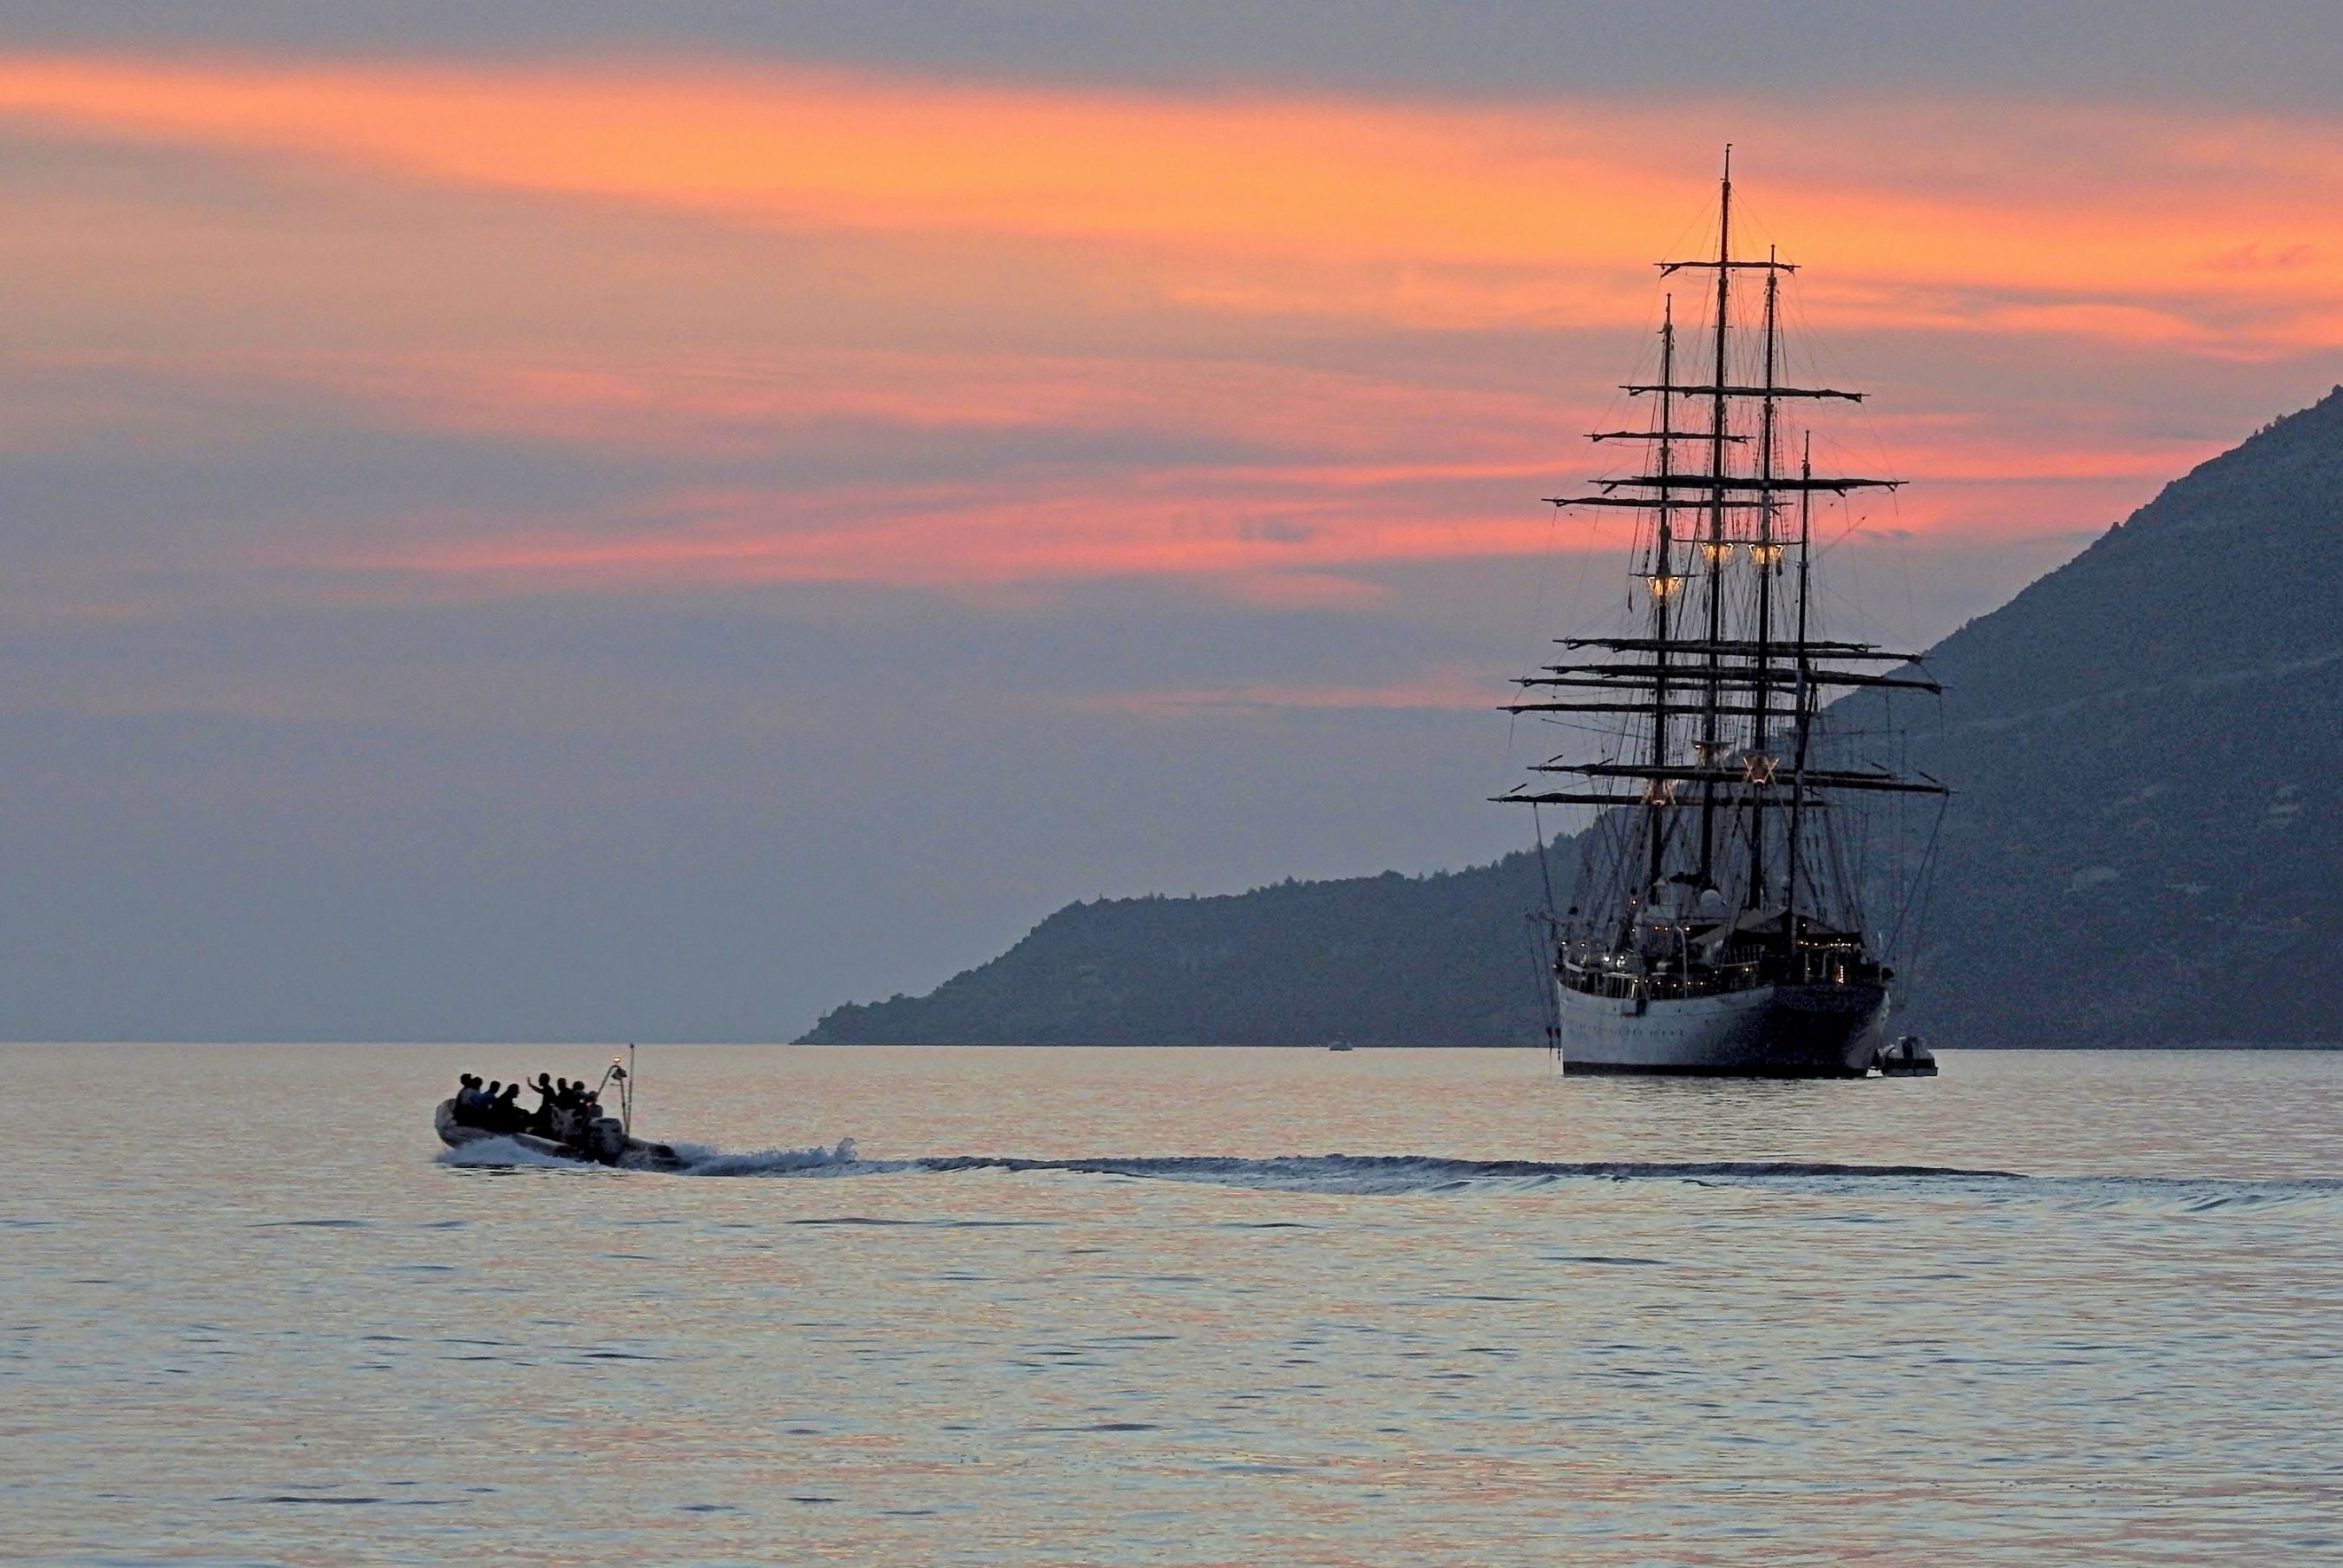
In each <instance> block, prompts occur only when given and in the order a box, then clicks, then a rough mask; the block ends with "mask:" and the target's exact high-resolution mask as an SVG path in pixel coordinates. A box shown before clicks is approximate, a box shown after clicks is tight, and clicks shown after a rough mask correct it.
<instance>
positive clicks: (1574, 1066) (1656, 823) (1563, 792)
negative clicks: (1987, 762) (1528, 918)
mask: <svg viewBox="0 0 2343 1568" xmlns="http://www.w3.org/2000/svg"><path fill="white" fill-rule="evenodd" d="M1660 269H1661V275H1662V276H1663V277H1670V276H1678V275H1687V276H1694V277H1697V278H1699V279H1700V282H1701V297H1702V304H1703V307H1704V308H1705V310H1706V312H1707V320H1706V321H1705V322H1704V323H1703V324H1702V325H1701V326H1700V327H1699V328H1698V329H1697V330H1698V337H1699V342H1698V343H1697V345H1696V346H1695V347H1694V348H1693V351H1692V352H1691V353H1689V354H1687V353H1685V352H1684V346H1683V345H1681V344H1680V342H1679V338H1678V334H1677V328H1676V325H1675V308H1674V297H1673V296H1671V297H1669V299H1668V302H1667V304H1666V306H1665V307H1664V312H1663V318H1662V323H1661V326H1660V329H1659V344H1658V373H1657V379H1656V380H1650V381H1638V382H1635V383H1632V384H1630V385H1628V386H1626V387H1624V390H1625V391H1626V393H1627V394H1628V395H1629V396H1630V397H1634V398H1635V399H1637V400H1638V402H1639V403H1640V404H1641V405H1642V406H1643V407H1647V408H1648V409H1649V410H1650V413H1649V418H1648V421H1647V423H1646V426H1645V427H1644V428H1642V429H1620V430H1604V431H1599V432H1596V433H1595V434H1594V436H1593V437H1592V438H1593V439H1594V440H1595V441H1596V442H1601V443H1625V444H1628V445H1629V447H1631V449H1635V450H1639V451H1640V452H1641V453H1642V454H1643V457H1642V459H1641V460H1640V461H1638V462H1636V463H1634V465H1633V466H1632V470H1631V471H1630V472H1628V473H1627V474H1624V475H1623V476H1617V477H1608V478H1603V479H1598V480H1595V481H1594V483H1593V485H1592V486H1591V487H1590V488H1589V491H1588V493H1586V494H1582V495H1574V496H1564V497H1556V498H1552V499H1553V501H1554V504H1555V505H1556V506H1560V507H1600V508H1622V509H1626V510H1630V511H1632V512H1634V514H1635V518H1636V534H1635V539H1634V551H1633V562H1634V568H1633V569H1634V583H1633V585H1632V593H1633V599H1634V611H1633V614H1632V618H1631V619H1630V620H1629V621H1628V622H1627V623H1626V624H1624V625H1623V626H1618V627H1614V628H1589V630H1588V632H1587V634H1586V635H1582V636H1574V637H1569V638H1562V639H1561V646H1562V648H1564V650H1565V657H1564V662H1561V663H1557V664H1554V665H1550V666H1548V667H1546V668H1544V669H1543V670H1541V671H1540V672H1539V673H1538V674H1535V675H1533V676H1528V677H1525V678H1523V679H1521V680H1520V681H1519V682H1518V684H1519V685H1520V686H1522V687H1523V698H1522V699H1521V700H1519V701H1516V702H1513V703H1511V704H1508V705H1507V711H1509V712H1513V713H1516V714H1534V715H1537V716H1539V717H1541V718H1543V719H1548V720H1550V721H1553V722H1555V723H1559V724H1564V725H1566V726H1570V727H1572V728H1573V729H1574V730H1575V731H1576V732H1577V734H1578V736H1579V737H1580V740H1579V745H1578V748H1577V749H1576V750H1574V751H1573V752H1568V753H1565V754H1564V755H1560V756H1556V757H1554V758H1552V759H1549V760H1548V761H1546V762H1544V763H1543V764H1541V765H1540V766H1539V768H1538V769H1537V771H1539V772H1540V773H1541V774H1544V775H1547V776H1549V778H1548V779H1544V780H1541V781H1540V782H1539V783H1537V784H1534V785H1525V786H1523V787H1522V788H1520V789H1515V790H1513V792H1512V793H1510V794H1508V795H1505V796H1503V797H1501V799H1505V800H1509V801H1517V802H1526V803H1529V804H1532V805H1534V806H1542V805H1554V806H1572V807H1581V808H1584V807H1593V808H1596V809H1598V814H1597V815H1596V817H1595V819H1594V825H1593V827H1592V828H1591V829H1589V830H1588V831H1587V832H1586V833H1584V834H1583V835H1582V836H1581V839H1580V846H1581V850H1582V855H1583V860H1582V864H1581V866H1580V868H1579V877H1578V880H1577V883H1576V889H1577V891H1576V894H1575V896H1574V901H1573V902H1572V904H1571V906H1570V908H1569V909H1568V910H1567V912H1566V913H1560V914H1557V913H1554V911H1548V929H1549V930H1550V931H1551V933H1552V939H1553V940H1552V950H1553V955H1554V995H1555V1001H1556V1006H1555V1011H1554V1016H1553V1025H1554V1031H1555V1048H1556V1050H1557V1051H1558V1052H1559V1054H1560V1056H1561V1059H1562V1062H1563V1068H1564V1071H1565V1072H1571V1073H1580V1072H1643V1073H1706V1074H1715V1075H1737V1076H1750V1077H1766V1078H1856V1077H1862V1076H1865V1074H1867V1073H1868V1072H1870V1071H1871V1070H1872V1069H1873V1068H1874V1066H1875V1065H1876V1064H1877V1063H1878V1062H1880V1061H1881V1060H1882V1059H1883V1053H1891V1054H1892V1052H1891V1048H1890V1047H1889V1045H1888V1040H1887V1037H1886V1032H1885V1030H1886V1020H1887V1016H1888V1011H1889V1005H1890V996H1891V989H1892V982H1894V980H1895V979H1896V976H1895V973H1894V971H1893V970H1891V969H1890V968H1889V967H1888V966H1887V964H1886V963H1885V962H1884V961H1883V959H1882V956H1881V952H1880V943H1879V942H1878V941H1877V940H1875V937H1874V935H1873V934H1872V932H1873V930H1874V928H1872V927H1870V926H1868V925H1867V924H1866V922H1865V910H1864V909H1863V907H1862V893H1863V892H1864V890H1865V889H1864V881H1865V878H1864V875H1863V868H1862V866H1861V864H1860V863H1859V862H1860V859H1861V858H1860V856H1858V855H1856V854H1855V853H1853V852H1852V851H1853V848H1854V847H1855V845H1856V844H1857V843H1858V842H1859V841H1860V840H1862V839H1864V838H1865V836H1864V835H1862V834H1860V833H1858V832H1857V831H1856V829H1858V828H1859V827H1860V826H1861V819H1862V815H1863V813H1865V811H1866V810H1869V809H1873V808H1874V807H1875V805H1876V804H1877V803H1878V802H1881V801H1883V800H1886V799H1892V798H1894V797H1898V796H1934V797H1937V798H1938V801H1937V805H1938V807H1939V809H1941V804H1942V798H1943V797H1944V796H1945V795H1946V789H1945V787H1944V786H1943V785H1942V784H1940V783H1939V782H1937V781H1936V779H1930V778H1927V777H1926V776H1925V775H1912V776H1906V775H1905V774H1903V773H1900V772H1898V771H1897V770H1896V769H1894V768H1893V767H1891V766H1888V765H1886V764H1885V763H1883V762H1881V761H1877V760H1875V759H1873V757H1872V755H1871V754H1872V753H1873V752H1875V751H1876V752H1883V753H1885V752H1888V751H1890V750H1892V748H1890V747H1887V746H1885V745H1883V744H1881V743H1880V742H1881V739H1882V738H1881V736H1880V735H1879V734H1877V733H1868V734H1865V735H1860V736H1857V735H1850V734H1834V733H1833V732H1832V730H1831V727H1830V725H1829V723H1828V719H1829V718H1830V715H1828V714H1827V713H1825V705H1826V703H1827V701H1828V700H1829V699H1832V698H1835V697H1837V696H1840V695H1844V694H1845V693H1848V692H1851V691H1860V690H1872V691H1885V692H1888V693H1904V692H1918V693H1935V692H1936V691H1937V690H1938V687H1937V685H1936V682H1935V681H1934V680H1932V679H1931V678H1929V677H1928V675H1927V673H1926V670H1925V668H1922V666H1921V664H1920V661H1919V658H1918V657H1917V656H1916V655H1915V654H1911V653H1904V652H1894V651H1890V650H1888V649H1886V648H1882V647H1880V646H1878V645H1876V644H1873V643H1869V642H1860V641H1848V640H1845V639H1832V638H1825V637H1824V636H1823V635H1822V632H1823V630H1824V629H1825V628H1822V627H1821V626H1820V624H1819V620H1818V617H1817V614H1816V602H1815V601H1816V598H1817V591H1816V590H1817V588H1818V586H1819V585H1818V583H1817V581H1816V576H1815V538H1814V535H1815V498H1817V497H1818V496H1819V497H1825V498H1835V497H1845V496H1849V495H1853V494H1855V493H1856V492H1859V491H1864V490H1874V489H1891V488H1893V487H1896V486H1897V485H1898V484H1900V483H1901V481H1900V480H1896V479H1886V478H1860V477H1845V476H1835V475H1827V474H1817V473H1815V471H1814V464H1813V459H1812V451H1813V438H1812V430H1811V428H1810V427H1808V426H1806V425H1805V422H1804V421H1803V420H1798V421H1796V422H1795V423H1794V420H1793V417H1792V415H1793V412H1794V411H1797V412H1800V413H1803V412H1804V411H1806V410H1811V409H1815V408H1821V407H1828V406H1829V405H1831V404H1833V403H1834V402H1840V401H1844V402H1859V401H1861V399H1862V397H1863V396H1864V395H1863V394H1862V393H1860V392H1850V391H1843V390H1839V389H1837V388H1835V387H1807V386H1798V385H1793V384H1792V383H1791V381H1790V380H1789V379H1788V378H1786V377H1785V374H1784V340H1783V333H1782V327H1781V314H1782V293H1783V285H1784V282H1785V279H1786V278H1788V277H1789V276H1790V275H1792V274H1793V273H1795V270H1796V268H1795V266H1792V265H1791V264H1790V263H1787V262H1785V261H1782V260H1780V259H1778V258H1777V257H1776V256H1773V255H1772V254H1770V253H1769V254H1768V255H1767V256H1765V257H1764V258H1763V259H1755V258H1745V257H1740V256H1735V254H1734V251H1733V176H1732V165H1731V160H1730V153H1729V151H1728V154H1727V162H1726V166H1725V178H1724V181H1723V185H1722V192H1721V196H1720V201H1719V208H1718V222H1717V243H1716V251H1715V256H1713V257H1706V258H1704V259H1701V260H1696V261H1669V262H1662V263H1661V264H1660ZM1712 278H1713V280H1714V281H1713V286H1712V283H1711V279H1712ZM1753 291H1755V292H1758V293H1759V298H1758V299H1757V300H1755V301H1754V302H1753V301H1750V300H1748V299H1747V298H1746V296H1747V295H1748V294H1749V293H1751V292H1753ZM1753 304H1754V306H1755V309H1754V312H1753V311H1752V310H1751V309H1750V308H1749V307H1751V306H1752V305H1753ZM1753 313H1754V315H1755V321H1754V322H1749V321H1745V320H1744V319H1743V317H1746V316H1749V315H1751V314H1753ZM1687 363H1688V364H1689V369H1690V374H1689V375H1688V376H1687V375H1685V374H1684V371H1685V368H1686V367H1687ZM1873 717H1874V718H1876V714H1875V715H1874V716H1873ZM1589 741H1591V742H1592V744H1591V745H1589V744H1588V742H1589ZM1554 776H1559V779H1562V780H1565V782H1559V783H1557V782H1555V781H1554ZM1915 1049H1916V1042H1915ZM1921 1054H1923V1055H1925V1054H1926V1053H1925V1052H1922V1053H1921Z"/></svg>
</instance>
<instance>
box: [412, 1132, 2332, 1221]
mask: <svg viewBox="0 0 2343 1568" xmlns="http://www.w3.org/2000/svg"><path fill="white" fill-rule="evenodd" d="M672 1147H673V1148H674V1150H675V1152H676V1154H677V1155H678V1156H679V1158H680V1159H681V1160H682V1161H683V1164H682V1168H681V1169H680V1170H679V1171H672V1172H670V1174H673V1175H677V1176H682V1177H695V1176H719V1177H760V1176H761V1177H776V1178H778V1177H824V1178H844V1177H880V1176H920V1175H929V1176H958V1175H983V1174H989V1173H990V1174H1003V1175H1041V1176H1078V1177H1080V1176H1088V1177H1110V1178H1116V1179H1120V1180H1123V1181H1182V1182H1200V1183H1205V1184H1208V1185H1212V1186H1218V1187H1234V1188H1243V1189H1250V1190H1252V1191H1265V1192H1316V1193H1325V1194H1332V1195H1362V1196H1372V1195H1378V1194H1391V1195H1403V1194H1408V1193H1438V1192H1465V1191H1536V1190H1538V1189H1541V1188H1547V1187H1554V1186H1557V1185H1561V1184H1564V1183H1574V1182H1585V1181H1604V1182H1628V1181H1677V1182H1689V1183H1693V1184H1695V1185H1704V1186H1720V1187H1745V1188H1772V1189H1776V1190H1781V1189H1802V1190H1806V1191H1846V1190H1851V1189H1861V1190H1870V1191H1879V1190H1883V1189H1892V1188H1897V1187H1902V1188H1906V1189H1927V1190H1933V1191H1946V1190H1947V1189H1958V1188H1966V1189H1967V1190H1968V1191H1971V1192H1973V1193H1976V1194H1977V1195H1979V1196H1982V1197H1993V1196H2001V1197H2008V1198H2016V1197H2019V1196H2022V1195H2030V1196H2036V1197H2045V1196H2048V1197H2055V1198H2056V1199H2058V1200H2059V1201H2064V1202H2067V1203H2082V1204H2085V1205H2090V1206H2101V1205H2119V1204H2127V1203H2138V1202H2147V1203H2151V1204H2155V1205H2157V1206H2177V1207H2178V1208H2181V1209H2184V1210H2187V1211H2191V1212H2201V1211H2207V1210H2212V1209H2221V1208H2227V1207H2231V1206H2251V1205H2258V1204H2265V1203H2273V1202H2287V1201H2297V1200H2302V1199H2318V1198H2325V1199H2330V1200H2331V1199H2338V1198H2343V1181H2336V1180H2332V1179H2327V1180H2319V1179H2311V1180H2301V1181H2229V1180H2219V1179H2214V1178H2189V1177H2152V1176H2120V1175H2105V1176H2087V1175H2076V1176H2034V1175H2028V1174H2026V1173H2024V1172H2021V1171H1996V1170H1986V1169H1976V1168H1970V1167H1964V1166H1955V1165H1871V1164H1855V1163H1842V1162H1838V1161H1810V1160H1686V1161H1667V1160H1566V1161H1564V1160H1454V1159H1445V1158H1442V1157H1439V1156H1434V1155H1423V1154H1286V1155H1278V1156H1274V1157H1272V1158H1267V1159H1245V1158H1239V1157H1235V1156H1227V1155H1210V1154H1196V1155H1157V1156H1151V1157H1141V1158H1131V1159H1121V1158H1113V1157H1098V1158H1087V1159H1062V1160H1042V1159H1026V1158H1021V1157H1019V1156H1015V1155H1002V1154H952V1155H929V1156H924V1157H919V1158H912V1159H902V1160H866V1159H864V1158H862V1157H861V1156H860V1154H859V1153H858V1152H857V1151H856V1150H855V1146H854V1141H853V1140H852V1139H850V1138H848V1139H841V1140H840V1141H839V1142H838V1143H837V1144H835V1145H832V1146H830V1147H823V1146H821V1145H815V1146H813V1147H810V1148H805V1149H766V1150H759V1151H749V1152H730V1151H724V1150H718V1149H709V1148H706V1147H703V1146H699V1145H695V1144H689V1143H678V1144H675V1145H672ZM439 1159H440V1161H441V1162H442V1163H443V1164H447V1165H456V1166H473V1167H498V1168H510V1167H531V1168H537V1169H545V1170H559V1171H596V1170H599V1169H600V1167H597V1166H590V1165H580V1164H578V1162H576V1161H568V1160H560V1159H556V1158H553V1157H550V1156H548V1155H544V1154H539V1153H537V1152H535V1151H531V1150H529V1149H527V1148H524V1147H522V1146H521V1145H518V1144H515V1143H512V1142H510V1141H508V1140H504V1139H484V1140H481V1141H478V1142H476V1143H469V1144H467V1145H465V1146H464V1147H463V1148H461V1149H450V1150H447V1151H443V1152H442V1153H441V1154H440V1156H439Z"/></svg>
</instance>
